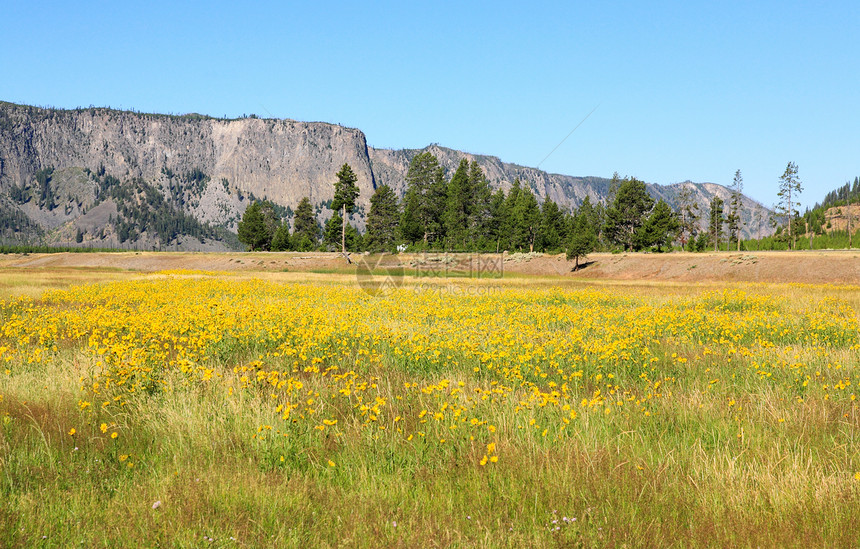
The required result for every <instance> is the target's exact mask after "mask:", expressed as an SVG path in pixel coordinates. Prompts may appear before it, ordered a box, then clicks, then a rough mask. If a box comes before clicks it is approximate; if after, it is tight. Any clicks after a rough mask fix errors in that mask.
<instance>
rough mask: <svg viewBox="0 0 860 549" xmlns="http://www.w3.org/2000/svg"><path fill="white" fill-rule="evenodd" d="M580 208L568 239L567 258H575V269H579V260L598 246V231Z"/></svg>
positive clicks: (574, 218) (574, 217)
mask: <svg viewBox="0 0 860 549" xmlns="http://www.w3.org/2000/svg"><path fill="white" fill-rule="evenodd" d="M583 213H584V212H582V210H581V209H580V212H579V214H578V215H575V216H573V221H572V223H571V227H570V235H569V236H568V241H567V258H568V259H573V260H574V266H573V270H574V271H576V270H579V260H580V259H583V258H585V257H586V256H587V255H588V254H590V253H591V252H593V251H594V249H595V248H596V247H597V233H596V231H595V229H594V225H592V224H591V222H590V221H589V219H588V217H587V215H583Z"/></svg>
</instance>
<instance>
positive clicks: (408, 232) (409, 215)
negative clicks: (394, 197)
mask: <svg viewBox="0 0 860 549" xmlns="http://www.w3.org/2000/svg"><path fill="white" fill-rule="evenodd" d="M420 209H421V205H420V204H419V198H418V191H416V190H415V189H409V190H408V191H406V196H404V197H403V213H402V214H401V215H400V224H399V226H398V229H399V231H400V238H402V239H403V240H405V241H406V242H409V243H410V244H415V243H416V242H418V241H419V240H421V239H422V238H424V235H425V232H424V225H423V224H422V223H421V213H420Z"/></svg>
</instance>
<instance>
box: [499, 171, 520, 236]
mask: <svg viewBox="0 0 860 549" xmlns="http://www.w3.org/2000/svg"><path fill="white" fill-rule="evenodd" d="M520 193H522V184H521V183H520V180H519V179H514V183H513V185H511V190H509V191H508V194H507V195H506V196H505V201H504V203H503V204H502V208H501V211H500V214H501V215H500V217H501V224H500V225H499V239H500V240H501V243H502V248H505V249H514V248H521V247H522V242H523V241H524V240H525V235H523V234H522V232H521V227H522V225H521V224H520V223H519V222H518V220H517V216H516V210H517V202H518V201H519V198H520Z"/></svg>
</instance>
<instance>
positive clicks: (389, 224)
mask: <svg viewBox="0 0 860 549" xmlns="http://www.w3.org/2000/svg"><path fill="white" fill-rule="evenodd" d="M399 217H400V209H399V206H398V204H397V196H396V195H395V194H394V191H392V190H391V187H389V186H388V185H380V186H379V187H377V189H376V192H374V193H373V196H371V197H370V212H368V214H367V234H366V235H365V238H366V240H365V244H366V247H367V249H368V250H370V251H371V252H382V251H391V250H393V249H394V239H395V238H396V236H397V225H398V223H399Z"/></svg>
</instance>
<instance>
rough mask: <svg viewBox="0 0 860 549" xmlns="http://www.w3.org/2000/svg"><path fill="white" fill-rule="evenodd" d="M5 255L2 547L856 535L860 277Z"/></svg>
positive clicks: (0, 363) (716, 542) (550, 543)
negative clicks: (104, 261)
mask: <svg viewBox="0 0 860 549" xmlns="http://www.w3.org/2000/svg"><path fill="white" fill-rule="evenodd" d="M404 282H405V283H404V284H403V285H402V286H400V287H399V288H392V289H385V291H378V292H367V291H365V290H366V289H367V287H366V286H365V287H364V289H363V288H362V287H359V285H357V284H356V283H355V277H354V276H349V275H344V274H339V273H330V274H328V273H315V274H314V273H294V272H289V273H276V272H269V273H253V272H219V273H214V272H213V273H208V272H203V271H168V272H160V273H134V272H128V271H117V270H110V269H67V270H51V269H47V270H39V269H33V270H31V271H21V270H16V269H7V270H3V271H2V273H0V291H2V292H3V296H2V303H0V317H2V332H0V433H1V434H2V435H0V500H2V502H3V503H2V505H0V546H2V547H31V546H39V547H42V546H48V547H71V546H75V547H79V546H84V547H93V546H116V547H132V546H146V547H156V546H160V547H265V546H273V547H285V546H286V547H289V546H296V547H309V546H312V547H340V546H360V547H379V546H384V547H437V546H438V547H450V546H454V547H473V546H486V547H524V546H535V547H557V546H561V547H567V546H571V547H579V546H586V547H592V546H597V547H603V546H608V547H667V546H682V547H689V546H741V547H744V546H751V547H752V546H772V547H786V546H802V547H810V546H857V545H860V513H858V512H857V509H860V446H858V442H860V441H858V435H860V413H858V412H860V411H858V403H857V400H856V396H857V394H858V392H860V388H858V384H860V366H858V364H860V360H858V359H860V335H858V324H857V321H858V316H857V311H858V310H860V288H858V287H854V286H828V285H819V286H815V285H799V284H750V283H710V284H688V283H666V282H650V283H641V282H635V281H615V282H596V281H587V280H567V281H565V280H560V279H558V278H555V279H542V278H540V277H535V276H530V277H521V278H517V277H505V278H504V279H500V280H498V279H497V280H468V279H456V280H431V281H427V280H424V281H422V280H420V279H417V280H416V279H406V280H405V281H404Z"/></svg>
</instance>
